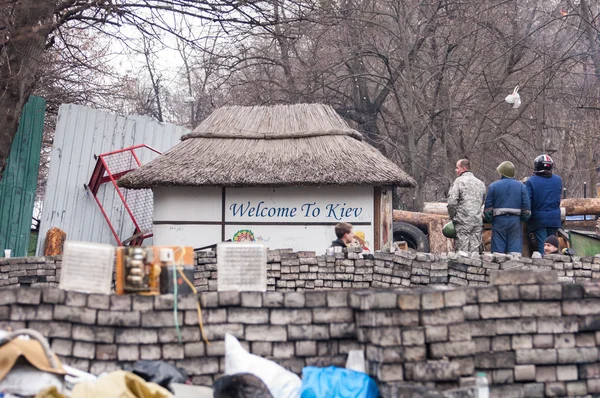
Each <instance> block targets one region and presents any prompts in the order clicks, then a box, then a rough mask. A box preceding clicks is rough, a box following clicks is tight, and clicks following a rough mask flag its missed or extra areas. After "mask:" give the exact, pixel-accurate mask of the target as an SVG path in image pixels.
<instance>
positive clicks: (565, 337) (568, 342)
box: [554, 333, 575, 348]
mask: <svg viewBox="0 0 600 398" xmlns="http://www.w3.org/2000/svg"><path fill="white" fill-rule="evenodd" d="M554 347H555V348H573V347H575V335H574V334H572V333H563V334H559V335H558V336H556V337H555V339H554Z"/></svg>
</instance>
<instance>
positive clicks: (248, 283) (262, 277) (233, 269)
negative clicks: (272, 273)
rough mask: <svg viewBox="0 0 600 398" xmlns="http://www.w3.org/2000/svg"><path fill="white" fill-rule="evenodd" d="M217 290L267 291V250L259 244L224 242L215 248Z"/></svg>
mask: <svg viewBox="0 0 600 398" xmlns="http://www.w3.org/2000/svg"><path fill="white" fill-rule="evenodd" d="M217 275H218V278H217V283H218V284H217V290H218V291H220V292H227V291H237V292H264V291H266V290H267V248H266V247H265V246H264V245H262V244H260V243H252V242H225V243H220V244H219V245H218V246H217Z"/></svg>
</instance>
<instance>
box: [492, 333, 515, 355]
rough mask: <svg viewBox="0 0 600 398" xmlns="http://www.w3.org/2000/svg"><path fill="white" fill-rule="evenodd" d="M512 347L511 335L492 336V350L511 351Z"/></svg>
mask: <svg viewBox="0 0 600 398" xmlns="http://www.w3.org/2000/svg"><path fill="white" fill-rule="evenodd" d="M510 348H511V347H510V336H496V337H492V351H496V352H498V351H509V350H510Z"/></svg>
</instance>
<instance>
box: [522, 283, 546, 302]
mask: <svg viewBox="0 0 600 398" xmlns="http://www.w3.org/2000/svg"><path fill="white" fill-rule="evenodd" d="M519 295H520V296H521V300H539V299H540V297H541V293H540V287H539V286H538V285H524V286H519Z"/></svg>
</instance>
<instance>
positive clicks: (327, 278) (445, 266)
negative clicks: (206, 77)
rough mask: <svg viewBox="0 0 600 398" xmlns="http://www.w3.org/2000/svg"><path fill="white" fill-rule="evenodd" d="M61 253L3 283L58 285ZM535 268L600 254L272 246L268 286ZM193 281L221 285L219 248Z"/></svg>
mask: <svg viewBox="0 0 600 398" xmlns="http://www.w3.org/2000/svg"><path fill="white" fill-rule="evenodd" d="M60 265H61V258H60V257H21V258H9V259H0V287H19V286H38V287H41V286H56V285H58V280H59V277H60ZM510 269H535V270H542V271H543V270H548V271H552V272H555V273H556V274H557V276H558V278H559V281H560V282H569V283H574V282H580V283H583V282H586V281H599V280H600V256H596V257H577V256H574V257H570V256H563V255H548V256H546V257H544V258H543V259H541V258H540V259H532V258H526V257H521V256H511V255H506V254H490V253H486V254H482V255H479V254H472V253H465V252H458V253H442V254H439V255H438V254H436V255H434V254H429V253H415V252H407V251H398V252H396V253H382V252H377V253H374V258H373V259H364V258H361V256H360V254H359V253H356V252H352V251H351V252H349V253H336V254H335V255H333V256H317V255H316V254H315V253H314V252H293V251H292V250H291V249H284V250H273V251H269V252H268V255H267V288H268V290H277V291H304V290H312V289H315V290H330V289H363V288H370V287H375V288H385V287H419V286H424V285H451V286H485V285H488V284H489V281H490V273H491V272H492V271H494V270H510ZM194 284H195V285H196V288H197V289H198V291H216V290H217V257H216V253H215V252H199V253H196V265H195V272H194Z"/></svg>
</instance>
